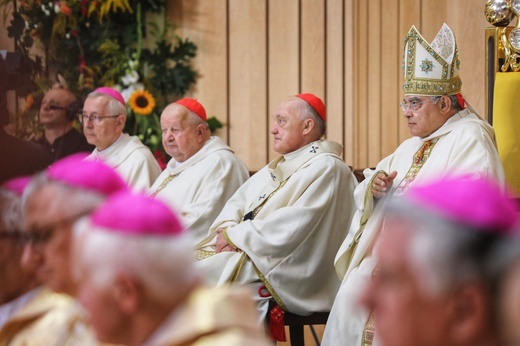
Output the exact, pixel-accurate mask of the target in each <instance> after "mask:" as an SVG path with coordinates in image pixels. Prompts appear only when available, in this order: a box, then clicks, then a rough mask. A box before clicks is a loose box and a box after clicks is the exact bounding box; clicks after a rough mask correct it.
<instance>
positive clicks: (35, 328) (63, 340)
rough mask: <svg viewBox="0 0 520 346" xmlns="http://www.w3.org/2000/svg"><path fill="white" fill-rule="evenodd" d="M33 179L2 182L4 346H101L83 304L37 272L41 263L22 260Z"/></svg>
mask: <svg viewBox="0 0 520 346" xmlns="http://www.w3.org/2000/svg"><path fill="white" fill-rule="evenodd" d="M29 181H30V178H29V177H22V178H16V179H12V180H10V181H8V182H6V183H4V184H2V186H0V282H1V284H0V345H97V344H98V342H97V341H96V338H95V335H94V333H93V332H92V331H91V330H90V329H89V328H88V325H87V320H86V318H85V315H84V313H83V311H82V310H81V309H80V308H79V305H78V304H76V303H75V301H74V299H73V298H72V297H70V296H69V295H67V294H60V293H56V292H54V291H53V290H51V289H50V288H49V287H47V286H46V285H45V284H44V282H43V281H42V280H41V278H40V276H39V275H37V272H38V271H39V266H38V263H37V262H36V261H28V262H26V261H22V256H23V254H24V249H25V248H24V244H25V242H26V241H28V242H30V243H33V240H34V239H33V237H31V235H29V234H26V233H25V232H23V231H22V224H23V209H22V193H23V192H24V189H25V187H26V186H27V183H28V182H29Z"/></svg>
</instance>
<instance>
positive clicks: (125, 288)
mask: <svg viewBox="0 0 520 346" xmlns="http://www.w3.org/2000/svg"><path fill="white" fill-rule="evenodd" d="M113 292H114V298H115V300H116V301H117V303H118V305H119V307H120V309H121V310H122V311H124V312H125V313H127V314H132V313H134V312H135V311H136V310H137V309H138V307H139V304H140V301H141V299H142V289H141V286H140V285H139V283H138V282H136V281H135V280H134V279H133V278H132V277H130V276H129V275H126V274H118V275H117V276H116V278H115V280H114V285H113Z"/></svg>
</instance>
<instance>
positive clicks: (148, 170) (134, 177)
mask: <svg viewBox="0 0 520 346" xmlns="http://www.w3.org/2000/svg"><path fill="white" fill-rule="evenodd" d="M87 159H93V160H102V161H103V162H105V163H106V164H107V165H109V166H111V167H113V168H114V169H115V170H116V171H117V172H118V173H119V174H120V175H121V177H122V178H123V180H124V181H126V183H127V184H128V185H130V186H131V187H132V188H133V189H134V190H136V191H143V190H148V189H149V188H150V186H151V185H152V183H153V182H154V181H155V179H157V177H158V176H159V174H161V167H160V166H159V164H158V163H157V160H156V159H155V157H154V156H153V154H152V152H151V151H150V149H149V148H148V147H147V146H146V145H144V144H143V143H141V141H140V140H139V138H138V137H137V136H129V135H128V134H126V133H123V134H121V136H119V138H118V139H117V141H115V142H114V143H113V144H112V145H111V146H109V147H108V148H106V149H105V150H102V151H99V150H97V149H94V151H93V152H92V154H90V155H89V156H88V157H87Z"/></svg>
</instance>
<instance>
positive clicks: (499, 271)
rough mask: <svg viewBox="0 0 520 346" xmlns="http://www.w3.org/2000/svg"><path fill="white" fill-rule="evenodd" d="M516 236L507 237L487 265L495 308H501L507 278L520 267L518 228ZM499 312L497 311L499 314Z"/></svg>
mask: <svg viewBox="0 0 520 346" xmlns="http://www.w3.org/2000/svg"><path fill="white" fill-rule="evenodd" d="M513 233H514V234H515V236H513V237H506V238H504V239H502V240H501V241H500V242H498V244H496V245H495V246H494V247H493V249H492V251H491V252H490V255H489V261H488V262H487V263H486V267H485V269H486V273H487V275H488V276H489V279H490V282H491V290H492V293H493V299H494V300H495V302H494V303H495V304H494V306H499V299H500V294H501V291H502V286H503V285H504V282H505V280H506V278H507V276H508V275H509V274H510V273H511V272H512V271H513V269H514V268H516V267H517V266H519V265H520V236H519V234H520V229H519V226H517V229H516V231H515V232H513ZM497 310H498V309H497ZM498 312H499V311H495V313H498Z"/></svg>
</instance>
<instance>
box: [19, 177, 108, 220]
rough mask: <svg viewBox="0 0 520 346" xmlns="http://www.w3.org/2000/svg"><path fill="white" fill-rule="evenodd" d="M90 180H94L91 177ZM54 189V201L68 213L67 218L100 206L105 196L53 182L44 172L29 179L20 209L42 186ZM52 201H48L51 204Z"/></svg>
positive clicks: (24, 206)
mask: <svg viewBox="0 0 520 346" xmlns="http://www.w3.org/2000/svg"><path fill="white" fill-rule="evenodd" d="M92 179H96V178H95V177H92ZM49 185H52V186H53V187H55V195H54V196H53V197H54V199H55V200H57V201H60V204H61V205H62V206H63V208H66V210H67V211H68V216H73V215H75V214H77V213H80V212H83V211H89V210H93V209H94V208H96V207H97V206H98V205H99V204H101V203H102V202H103V201H104V200H105V199H106V196H105V195H103V194H101V193H99V192H95V191H89V190H87V189H83V188H80V187H76V186H72V185H68V184H65V183H63V182H61V181H57V180H53V179H52V178H50V177H49V176H48V175H47V173H46V172H45V171H43V172H40V173H38V174H37V175H35V176H34V178H33V179H31V182H30V183H29V185H27V188H26V189H25V190H24V193H23V196H22V207H23V209H24V210H25V208H26V206H27V201H28V200H29V199H30V198H31V197H32V196H33V195H34V194H35V193H37V192H38V191H39V190H40V189H42V188H43V187H44V186H49ZM51 202H52V201H49V203H51Z"/></svg>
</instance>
